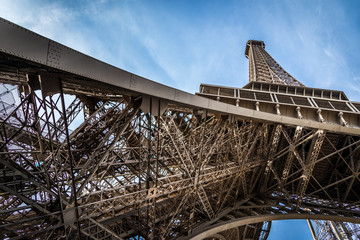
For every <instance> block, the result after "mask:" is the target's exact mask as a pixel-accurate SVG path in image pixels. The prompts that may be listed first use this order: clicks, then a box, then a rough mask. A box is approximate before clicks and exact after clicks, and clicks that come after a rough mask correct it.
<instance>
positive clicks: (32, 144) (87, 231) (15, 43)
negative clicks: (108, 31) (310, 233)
mask: <svg viewBox="0 0 360 240" xmlns="http://www.w3.org/2000/svg"><path fill="white" fill-rule="evenodd" d="M0 32H1V37H0V82H1V84H2V85H1V88H0V137H1V138H0V221H1V225H0V236H1V238H3V239H54V240H55V239H104V240H105V239H234V240H235V239H266V238H267V236H268V234H269V231H270V229H271V221H272V220H281V219H312V220H317V221H320V220H326V221H332V222H334V223H343V222H346V223H347V222H349V223H353V224H358V223H360V209H359V203H360V197H359V193H358V191H357V190H358V189H359V187H360V179H359V169H360V113H359V112H360V103H356V102H352V101H349V99H348V98H347V97H346V95H345V94H344V93H343V92H341V91H333V90H325V89H313V88H307V87H305V86H303V85H302V84H301V83H300V82H299V81H297V80H296V79H294V78H293V77H291V76H290V75H289V74H288V73H287V72H285V70H283V69H282V68H281V67H280V65H279V64H277V63H276V62H275V60H273V59H272V58H271V57H270V55H269V54H267V53H266V51H265V49H264V46H265V45H264V44H263V42H260V41H249V42H248V43H247V47H246V51H245V52H246V53H245V54H246V56H247V57H248V58H249V62H250V82H249V83H248V84H247V85H246V86H244V87H243V88H229V87H222V86H213V85H206V84H202V85H201V86H200V91H199V92H198V93H197V94H196V95H193V94H190V93H186V92H182V91H180V90H178V89H174V88H170V87H167V86H164V85H161V84H158V83H156V82H153V81H150V80H148V79H145V78H142V77H140V76H137V75H135V74H132V73H129V72H126V71H124V70H121V69H118V68H115V67H113V66H110V65H108V64H106V63H103V62H101V61H99V60H96V59H94V58H91V57H89V56H86V55H84V54H82V53H79V52H77V51H75V50H72V49H70V48H68V47H66V46H64V45H61V44H59V43H56V42H54V41H52V40H50V39H47V38H44V37H42V36H40V35H37V34H36V33H33V32H31V31H29V30H27V29H24V28H22V27H19V26H17V25H15V24H13V23H11V22H8V21H7V20H5V19H0ZM351 234H356V233H351Z"/></svg>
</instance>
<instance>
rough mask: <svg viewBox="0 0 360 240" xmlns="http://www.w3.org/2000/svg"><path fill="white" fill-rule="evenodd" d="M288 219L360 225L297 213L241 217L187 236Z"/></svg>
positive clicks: (355, 220)
mask: <svg viewBox="0 0 360 240" xmlns="http://www.w3.org/2000/svg"><path fill="white" fill-rule="evenodd" d="M290 219H314V220H328V221H335V222H352V223H357V224H360V219H359V218H354V217H343V216H331V215H320V214H298V213H288V214H265V215H257V216H250V217H243V218H239V219H234V220H230V221H227V222H222V223H218V224H215V225H213V226H209V227H206V228H204V229H202V230H200V231H197V232H194V233H193V234H191V235H190V236H189V239H191V240H200V239H204V238H206V237H210V236H212V235H214V234H216V233H219V232H222V231H225V230H227V229H231V228H236V227H240V226H243V225H248V224H253V223H258V222H265V221H275V220H290Z"/></svg>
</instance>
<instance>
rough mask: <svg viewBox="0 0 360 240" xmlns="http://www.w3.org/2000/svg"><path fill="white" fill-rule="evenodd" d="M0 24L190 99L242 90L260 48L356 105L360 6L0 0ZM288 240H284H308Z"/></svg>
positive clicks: (286, 225)
mask: <svg viewBox="0 0 360 240" xmlns="http://www.w3.org/2000/svg"><path fill="white" fill-rule="evenodd" d="M0 16H1V17H4V18H6V19H8V20H10V21H13V22H15V23H17V24H19V25H21V26H24V27H26V28H29V29H31V30H33V31H35V32H37V33H40V34H42V35H44V36H46V37H49V38H51V39H54V40H56V41H58V42H60V43H63V44H65V45H67V46H69V47H72V48H74V49H76V50H79V51H81V52H84V53H86V54H89V55H91V56H93V57H95V58H98V59H101V60H103V61H105V62H108V63H110V64H112V65H115V66H117V67H120V68H122V69H125V70H127V71H130V72H133V73H136V74H138V75H141V76H143V77H146V78H149V79H151V80H154V81H157V82H160V83H163V84H166V85H169V86H172V87H175V88H179V89H181V90H185V91H188V92H191V93H194V92H196V91H198V87H199V84H200V83H208V84H218V85H227V86H235V87H242V86H244V85H245V84H246V83H247V81H248V61H247V59H246V58H245V57H244V49H245V43H246V41H247V40H249V39H256V40H263V41H264V42H265V43H266V49H267V51H268V52H269V53H270V54H271V55H272V56H273V57H274V58H275V60H277V61H278V62H279V64H280V65H282V67H283V68H285V70H287V71H288V72H289V73H290V74H291V75H292V76H294V77H295V78H296V79H298V80H299V81H301V82H302V83H303V84H305V85H306V86H309V87H316V88H328V89H337V90H343V91H345V93H346V94H347V95H348V97H349V98H350V99H351V100H353V101H358V102H360V87H359V86H360V54H359V53H360V44H359V43H360V1H340V0H339V1H331V0H329V1H325V0H318V1H316V0H302V1H291V0H277V1H267V0H263V1H260V0H253V1H240V0H239V1H220V0H218V1H211V0H207V1H205V0H203V1H196V2H195V1H185V0H178V1H137V0H118V1H111V0H108V1H107V0H93V1H80V0H78V1H65V0H64V1H45V0H33V1H19V0H2V1H1V4H0ZM290 223H291V224H290ZM294 223H295V222H292V221H291V222H289V221H287V222H283V223H281V222H276V223H274V224H273V232H272V233H271V237H270V239H290V237H288V236H289V235H285V236H284V235H275V234H276V231H280V232H281V231H285V230H287V231H289V234H291V233H294V232H295V230H294V229H297V228H298V226H297V223H298V222H296V224H294ZM301 224H302V227H301V229H304V231H303V232H304V233H305V231H307V225H306V222H305V221H303V222H301ZM278 229H279V230H278ZM291 229H293V230H291ZM305 229H306V230H305ZM281 236H282V237H281ZM297 236H298V238H296V237H291V239H310V235H309V233H308V235H307V237H301V236H300V235H299V234H297Z"/></svg>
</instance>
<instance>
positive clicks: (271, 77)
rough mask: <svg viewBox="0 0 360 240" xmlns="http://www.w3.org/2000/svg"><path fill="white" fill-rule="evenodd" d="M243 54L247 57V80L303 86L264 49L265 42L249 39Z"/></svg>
mask: <svg viewBox="0 0 360 240" xmlns="http://www.w3.org/2000/svg"><path fill="white" fill-rule="evenodd" d="M245 56H246V57H247V58H248V59H249V81H250V82H266V83H274V84H282V85H292V86H304V85H303V84H302V83H301V82H299V81H298V80H296V79H295V78H294V77H292V76H291V75H290V74H289V73H288V72H286V71H285V70H284V69H283V68H282V67H281V66H280V65H279V64H278V63H277V62H276V61H275V60H274V59H273V58H272V57H271V56H270V54H269V53H267V52H266V50H265V43H264V42H263V41H258V40H249V41H247V43H246V48H245Z"/></svg>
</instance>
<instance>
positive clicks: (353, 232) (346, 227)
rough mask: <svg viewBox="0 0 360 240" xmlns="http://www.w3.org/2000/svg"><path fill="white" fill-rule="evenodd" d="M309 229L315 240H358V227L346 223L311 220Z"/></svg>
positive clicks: (359, 235) (359, 234)
mask: <svg viewBox="0 0 360 240" xmlns="http://www.w3.org/2000/svg"><path fill="white" fill-rule="evenodd" d="M309 224H310V228H311V229H312V231H313V234H314V238H315V239H323V240H331V239H350V240H351V239H359V237H360V227H359V225H356V224H351V223H347V222H333V221H323V220H312V221H311V222H310V223H309Z"/></svg>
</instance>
